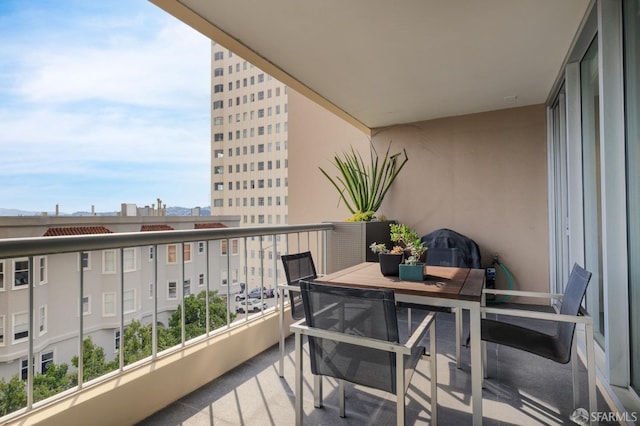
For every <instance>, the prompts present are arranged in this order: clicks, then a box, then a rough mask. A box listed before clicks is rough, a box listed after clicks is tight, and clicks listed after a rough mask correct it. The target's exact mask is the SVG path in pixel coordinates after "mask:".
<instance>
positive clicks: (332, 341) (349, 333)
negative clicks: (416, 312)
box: [291, 281, 437, 425]
mask: <svg viewBox="0 0 640 426" xmlns="http://www.w3.org/2000/svg"><path fill="white" fill-rule="evenodd" d="M300 288H301V291H302V300H303V305H304V310H305V318H306V325H304V324H303V321H299V322H298V323H296V324H293V325H292V326H291V330H292V331H293V332H294V333H295V336H296V337H295V338H296V386H295V391H296V423H297V424H302V335H307V337H308V339H309V356H310V359H311V372H312V373H313V374H314V375H315V376H316V377H320V378H321V377H322V376H329V377H334V378H336V379H337V380H338V396H339V400H340V416H341V417H345V402H344V399H345V398H344V396H345V395H344V394H345V390H344V386H345V385H344V383H345V382H350V383H354V384H359V385H363V386H367V387H371V388H375V389H380V390H383V391H386V392H390V393H393V394H395V395H396V401H397V414H396V417H397V424H398V425H404V422H405V394H406V390H407V388H408V385H409V382H410V380H411V376H412V375H413V372H414V370H415V368H416V366H417V364H418V361H419V360H420V358H421V357H422V356H424V354H425V348H424V347H423V346H420V345H419V343H420V340H421V339H422V338H423V336H424V335H425V333H426V331H427V330H429V336H430V354H431V355H430V361H431V421H432V424H436V423H437V409H436V408H437V377H436V336H435V314H434V313H429V314H428V315H427V316H426V317H425V319H424V320H423V321H422V322H421V324H420V325H419V327H418V328H417V329H416V331H415V333H414V334H413V335H411V336H409V338H408V339H406V340H405V339H404V338H401V336H400V335H399V332H398V322H397V317H396V306H395V297H394V294H393V291H392V290H382V289H373V290H371V289H361V288H354V287H340V286H334V285H326V284H319V283H311V282H307V281H301V282H300ZM318 383H321V381H316V386H314V393H315V395H314V396H315V401H316V404H315V405H316V407H319V406H322V394H321V393H322V388H321V386H318Z"/></svg>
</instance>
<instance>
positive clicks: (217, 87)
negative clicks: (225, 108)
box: [213, 84, 224, 109]
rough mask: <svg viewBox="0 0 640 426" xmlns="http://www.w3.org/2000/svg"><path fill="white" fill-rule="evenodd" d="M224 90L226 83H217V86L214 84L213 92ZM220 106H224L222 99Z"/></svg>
mask: <svg viewBox="0 0 640 426" xmlns="http://www.w3.org/2000/svg"><path fill="white" fill-rule="evenodd" d="M222 92H224V84H216V85H215V86H213V93H222ZM220 108H222V101H220ZM214 109H215V102H214Z"/></svg>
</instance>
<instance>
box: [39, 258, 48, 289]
mask: <svg viewBox="0 0 640 426" xmlns="http://www.w3.org/2000/svg"><path fill="white" fill-rule="evenodd" d="M38 282H39V283H40V284H45V283H46V282H47V258H46V257H45V256H42V257H40V258H38Z"/></svg>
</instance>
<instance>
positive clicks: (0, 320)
mask: <svg viewBox="0 0 640 426" xmlns="http://www.w3.org/2000/svg"><path fill="white" fill-rule="evenodd" d="M5 318H6V317H5V316H4V315H0V346H4V327H5V325H4V322H5Z"/></svg>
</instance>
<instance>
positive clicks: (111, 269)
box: [102, 250, 116, 274]
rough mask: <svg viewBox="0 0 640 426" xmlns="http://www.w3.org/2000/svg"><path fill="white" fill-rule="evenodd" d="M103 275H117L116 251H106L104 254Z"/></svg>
mask: <svg viewBox="0 0 640 426" xmlns="http://www.w3.org/2000/svg"><path fill="white" fill-rule="evenodd" d="M102 273H103V274H115V273H116V251H115V250H104V251H103V252H102Z"/></svg>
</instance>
